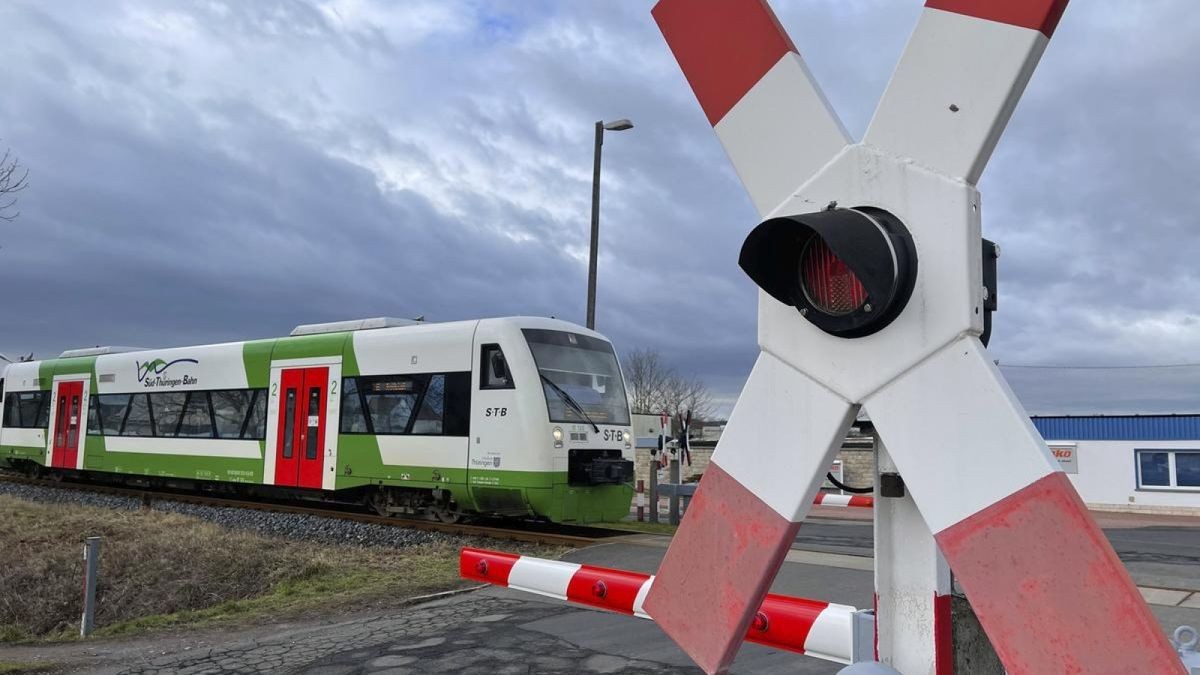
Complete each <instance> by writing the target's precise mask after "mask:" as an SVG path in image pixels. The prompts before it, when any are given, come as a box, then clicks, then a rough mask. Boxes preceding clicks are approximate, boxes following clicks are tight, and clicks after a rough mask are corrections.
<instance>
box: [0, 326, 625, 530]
mask: <svg viewBox="0 0 1200 675" xmlns="http://www.w3.org/2000/svg"><path fill="white" fill-rule="evenodd" d="M0 378H2V379H0V395H2V396H3V418H2V426H0V465H3V464H5V463H7V464H8V465H9V466H10V467H12V468H16V469H22V470H26V471H33V472H51V473H55V474H59V475H64V474H73V473H74V474H86V475H89V476H92V477H101V478H103V477H107V478H121V479H124V480H126V481H127V482H128V481H133V482H138V483H147V482H149V483H157V484H172V485H175V486H180V485H183V486H194V487H196V488H197V489H205V490H225V491H230V492H237V493H240V494H249V495H276V496H289V497H302V498H312V499H324V500H333V501H342V502H365V503H368V504H370V505H371V506H373V507H374V508H375V509H376V510H378V511H380V512H381V513H391V514H418V513H423V514H428V515H431V516H433V517H438V518H443V519H455V518H459V517H461V516H463V515H470V514H497V515H509V516H532V517H539V518H546V519H549V520H553V521H560V522H561V521H576V522H596V521H611V520H619V519H621V518H623V517H625V516H626V515H628V513H629V505H630V500H631V498H632V494H633V489H632V480H633V463H632V457H633V449H632V440H633V438H632V433H631V429H630V416H629V404H628V401H627V399H626V396H625V385H624V380H623V378H622V375H621V370H620V366H619V365H618V363H617V358H616V355H615V354H614V352H613V348H612V345H611V344H610V343H609V342H608V340H606V339H605V338H604V337H603V336H601V335H599V334H598V333H595V332H592V331H590V330H587V329H585V328H582V327H580V326H577V325H574V324H571V323H567V322H564V321H558V320H554V319H543V318H535V317H513V318H500V319H482V320H477V321H459V322H451V323H424V322H416V321H408V320H402V319H365V320H360V321H349V322H339V323H332V324H318V325H309V326H299V327H297V328H296V330H294V331H292V334H291V336H289V337H285V338H279V339H268V340H252V341H248V342H232V343H228V344H218V345H205V346H199V347H182V348H175V349H152V350H140V349H128V348H116V347H98V348H95V349H81V350H73V351H68V352H64V353H63V354H62V355H61V356H60V357H59V358H57V359H52V360H45V361H33V362H28V363H15V364H11V365H9V366H8V367H7V369H6V370H3V371H0ZM135 477H136V478H135Z"/></svg>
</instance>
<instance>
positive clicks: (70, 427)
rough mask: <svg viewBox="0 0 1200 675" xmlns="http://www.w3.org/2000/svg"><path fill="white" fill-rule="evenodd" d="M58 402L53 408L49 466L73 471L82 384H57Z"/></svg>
mask: <svg viewBox="0 0 1200 675" xmlns="http://www.w3.org/2000/svg"><path fill="white" fill-rule="evenodd" d="M57 396H58V400H57V402H56V403H57V404H56V405H55V407H54V411H55V412H54V442H53V444H52V445H51V450H50V466H53V467H58V468H62V469H74V468H75V462H76V460H77V459H78V458H79V436H80V434H79V427H80V425H81V424H82V422H83V419H82V415H81V414H80V405H81V404H82V400H83V382H59V383H58V393H57Z"/></svg>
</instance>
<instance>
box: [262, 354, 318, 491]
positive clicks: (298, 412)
mask: <svg viewBox="0 0 1200 675" xmlns="http://www.w3.org/2000/svg"><path fill="white" fill-rule="evenodd" d="M328 379H329V368H325V367H321V368H289V369H285V370H284V371H283V372H282V373H280V378H279V388H280V396H279V430H278V431H279V433H278V434H277V436H276V438H277V441H276V445H277V447H276V448H275V484H276V485H286V486H295V487H303V488H320V487H321V467H322V463H323V461H324V455H325V453H324V452H323V451H322V448H323V447H324V445H325V407H326V406H325V402H326V398H327V392H328V386H329V385H328Z"/></svg>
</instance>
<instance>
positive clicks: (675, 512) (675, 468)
mask: <svg viewBox="0 0 1200 675" xmlns="http://www.w3.org/2000/svg"><path fill="white" fill-rule="evenodd" d="M670 481H671V484H672V485H679V458H678V457H672V458H671V474H670ZM670 518H671V520H670V523H671V524H672V525H678V524H679V493H678V492H672V493H671V501H670Z"/></svg>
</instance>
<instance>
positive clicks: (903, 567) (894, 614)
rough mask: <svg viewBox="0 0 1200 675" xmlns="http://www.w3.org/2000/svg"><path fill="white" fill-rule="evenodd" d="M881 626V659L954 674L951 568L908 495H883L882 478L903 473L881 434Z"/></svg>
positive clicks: (915, 673) (929, 674)
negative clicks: (951, 622)
mask: <svg viewBox="0 0 1200 675" xmlns="http://www.w3.org/2000/svg"><path fill="white" fill-rule="evenodd" d="M875 473H876V475H875V486H876V488H875V491H876V495H875V497H876V499H875V513H874V515H875V621H876V634H877V636H878V638H877V643H876V644H877V646H878V651H879V660H880V661H881V662H883V663H886V664H889V665H891V666H892V667H893V668H895V669H897V670H899V671H900V672H902V673H905V674H906V675H951V672H952V668H953V645H952V641H951V633H950V630H951V626H950V600H951V597H950V593H951V590H952V588H951V578H950V566H949V565H947V564H946V559H945V558H944V557H942V554H941V552H940V551H939V550H938V547H937V543H936V542H935V541H934V539H933V533H932V532H930V531H929V527H928V526H927V525H926V524H925V520H924V519H923V518H922V517H921V514H920V512H919V511H917V506H916V503H914V502H913V498H912V496H911V495H909V494H908V492H907V491H905V494H904V496H902V497H897V496H892V497H887V496H884V495H883V494H880V486H881V485H882V482H883V481H882V480H881V477H880V476H881V474H893V475H895V474H898V471H897V469H896V465H895V463H893V462H892V458H891V456H890V455H889V454H888V452H887V447H886V446H885V444H884V443H882V442H881V441H880V438H879V436H878V434H876V435H875Z"/></svg>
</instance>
